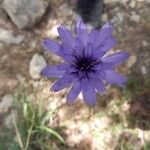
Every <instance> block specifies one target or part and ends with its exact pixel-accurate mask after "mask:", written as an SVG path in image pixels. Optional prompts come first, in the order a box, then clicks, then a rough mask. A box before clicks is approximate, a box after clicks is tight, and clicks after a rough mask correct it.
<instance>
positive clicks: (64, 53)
mask: <svg viewBox="0 0 150 150" xmlns="http://www.w3.org/2000/svg"><path fill="white" fill-rule="evenodd" d="M59 51H60V56H61V57H62V58H64V60H65V61H66V62H68V63H72V62H73V61H74V57H73V51H72V49H71V48H69V47H66V46H64V45H61V46H60V49H59Z"/></svg>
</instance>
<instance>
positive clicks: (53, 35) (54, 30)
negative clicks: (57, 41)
mask: <svg viewBox="0 0 150 150" xmlns="http://www.w3.org/2000/svg"><path fill="white" fill-rule="evenodd" d="M57 28H58V25H55V26H53V27H52V28H51V29H50V30H47V31H46V36H47V37H51V38H57V37H58V31H57Z"/></svg>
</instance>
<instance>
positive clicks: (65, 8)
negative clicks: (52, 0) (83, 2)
mask: <svg viewBox="0 0 150 150" xmlns="http://www.w3.org/2000/svg"><path fill="white" fill-rule="evenodd" d="M59 9H60V13H61V14H62V15H63V16H65V17H68V16H71V15H73V11H72V9H70V7H69V6H68V4H67V3H64V4H63V5H61V6H60V8H59Z"/></svg>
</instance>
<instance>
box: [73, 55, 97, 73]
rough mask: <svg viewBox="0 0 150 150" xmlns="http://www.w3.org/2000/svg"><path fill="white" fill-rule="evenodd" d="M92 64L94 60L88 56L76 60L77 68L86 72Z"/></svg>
mask: <svg viewBox="0 0 150 150" xmlns="http://www.w3.org/2000/svg"><path fill="white" fill-rule="evenodd" d="M93 65H94V61H93V60H92V59H90V58H80V59H79V60H78V61H77V62H76V66H77V69H78V70H81V71H86V72H87V71H89V70H90V69H91V68H92V66H93Z"/></svg>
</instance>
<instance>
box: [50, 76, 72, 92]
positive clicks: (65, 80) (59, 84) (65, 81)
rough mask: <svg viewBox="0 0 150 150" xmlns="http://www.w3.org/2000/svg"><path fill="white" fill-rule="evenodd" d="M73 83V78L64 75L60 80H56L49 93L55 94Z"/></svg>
mask: <svg viewBox="0 0 150 150" xmlns="http://www.w3.org/2000/svg"><path fill="white" fill-rule="evenodd" d="M72 81H73V78H72V77H71V76H68V75H64V76H63V77H62V78H60V79H59V80H57V81H56V82H55V83H54V84H53V86H52V87H51V91H54V92H57V91H60V90H62V89H63V88H65V87H66V86H68V85H69V84H70V83H71V82H72Z"/></svg>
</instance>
